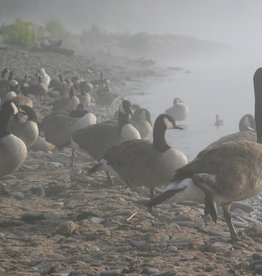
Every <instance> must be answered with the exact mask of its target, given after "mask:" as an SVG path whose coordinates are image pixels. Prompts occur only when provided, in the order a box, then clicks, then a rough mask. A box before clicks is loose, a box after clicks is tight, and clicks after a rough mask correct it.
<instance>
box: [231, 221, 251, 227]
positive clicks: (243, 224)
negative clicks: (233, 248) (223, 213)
mask: <svg viewBox="0 0 262 276" xmlns="http://www.w3.org/2000/svg"><path fill="white" fill-rule="evenodd" d="M232 223H233V225H234V226H235V227H236V228H247V227H248V223H246V222H243V221H236V220H232Z"/></svg>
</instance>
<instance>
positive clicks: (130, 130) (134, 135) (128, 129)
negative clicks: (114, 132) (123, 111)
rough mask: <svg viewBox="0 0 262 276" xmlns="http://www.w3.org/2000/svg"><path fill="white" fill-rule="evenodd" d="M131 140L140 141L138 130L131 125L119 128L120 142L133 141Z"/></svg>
mask: <svg viewBox="0 0 262 276" xmlns="http://www.w3.org/2000/svg"><path fill="white" fill-rule="evenodd" d="M133 139H141V136H140V133H139V132H138V130H137V129H136V128H135V127H134V126H132V125H131V124H125V125H124V126H122V128H121V140H122V142H124V141H129V140H133Z"/></svg>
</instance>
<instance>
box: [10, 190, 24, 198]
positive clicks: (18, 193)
mask: <svg viewBox="0 0 262 276" xmlns="http://www.w3.org/2000/svg"><path fill="white" fill-rule="evenodd" d="M11 196H12V197H14V198H15V199H18V200H22V199H24V198H25V196H24V194H23V193H22V192H12V193H11Z"/></svg>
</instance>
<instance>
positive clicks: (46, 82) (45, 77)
mask: <svg viewBox="0 0 262 276" xmlns="http://www.w3.org/2000/svg"><path fill="white" fill-rule="evenodd" d="M39 75H40V77H41V80H42V82H43V84H44V85H46V86H47V87H48V86H49V84H50V80H51V79H50V76H49V75H48V74H47V73H46V71H45V69H44V68H41V69H40V70H39Z"/></svg>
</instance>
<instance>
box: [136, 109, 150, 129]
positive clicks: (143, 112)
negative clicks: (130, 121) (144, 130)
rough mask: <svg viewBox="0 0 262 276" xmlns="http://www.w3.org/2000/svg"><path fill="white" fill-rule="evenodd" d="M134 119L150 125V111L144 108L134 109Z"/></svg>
mask: <svg viewBox="0 0 262 276" xmlns="http://www.w3.org/2000/svg"><path fill="white" fill-rule="evenodd" d="M134 120H135V121H137V122H140V121H147V122H149V123H150V125H152V122H151V115H150V112H149V111H148V110H147V109H146V108H139V109H136V110H135V112H134Z"/></svg>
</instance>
